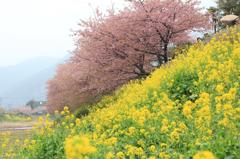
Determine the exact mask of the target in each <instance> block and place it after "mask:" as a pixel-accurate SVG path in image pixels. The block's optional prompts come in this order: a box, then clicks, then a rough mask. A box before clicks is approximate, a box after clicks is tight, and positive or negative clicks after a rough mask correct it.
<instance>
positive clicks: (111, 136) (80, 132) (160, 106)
mask: <svg viewBox="0 0 240 159" xmlns="http://www.w3.org/2000/svg"><path fill="white" fill-rule="evenodd" d="M239 83H240V33H239V30H238V29H236V28H235V29H230V30H229V32H228V33H223V34H222V35H218V38H215V39H213V40H212V41H211V42H210V43H209V44H207V45H206V46H203V45H201V44H199V46H198V47H196V46H195V47H193V48H191V49H190V50H189V53H188V55H187V57H186V56H184V55H182V56H179V57H178V58H177V59H176V60H174V61H172V62H171V64H169V65H166V66H164V67H162V68H160V69H158V70H156V71H155V72H154V73H153V74H152V75H151V76H150V77H149V78H148V79H146V80H145V81H135V82H132V83H130V84H128V85H126V86H124V87H123V88H122V89H121V90H120V91H119V92H118V93H117V95H116V96H114V97H109V98H108V99H105V100H103V101H102V102H101V103H100V104H98V105H100V106H99V107H103V108H99V109H97V108H96V109H94V111H92V113H90V114H89V115H88V116H86V117H84V118H82V119H81V124H80V125H79V124H76V123H74V121H73V120H74V119H72V118H71V116H70V115H69V114H68V111H65V119H64V121H63V122H62V123H60V124H58V125H57V128H55V129H54V130H49V129H46V130H45V133H44V135H39V136H37V137H36V138H35V139H36V140H37V144H36V145H35V146H34V148H31V149H29V150H26V151H23V152H22V153H23V155H24V156H25V157H26V156H29V158H45V159H47V158H65V155H66V156H67V157H68V158H69V159H74V155H77V156H81V157H83V156H89V157H90V158H105V157H106V158H107V157H109V158H111V156H114V158H115V157H116V158H125V157H126V158H149V157H153V158H154V157H155V158H180V157H183V158H189V157H192V156H194V154H196V153H197V152H199V151H211V152H212V153H213V154H214V155H215V156H217V157H219V158H224V157H230V158H237V157H239V156H240V153H239V152H240V150H239V145H240V141H239V137H240V134H239V132H240V122H239V120H240V116H239V114H240V107H239V106H240V103H239V99H240V90H239ZM106 103H107V104H106ZM74 125H75V126H74ZM46 134H48V135H46ZM67 136H68V138H67V139H65V138H66V137H67ZM88 140H90V143H89V142H88ZM63 141H65V142H63ZM82 147H84V149H83V148H82ZM64 148H65V151H64ZM46 152H47V153H46ZM207 155H209V154H207Z"/></svg>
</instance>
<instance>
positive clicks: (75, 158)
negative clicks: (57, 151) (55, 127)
mask: <svg viewBox="0 0 240 159" xmlns="http://www.w3.org/2000/svg"><path fill="white" fill-rule="evenodd" d="M65 149H66V157H67V158H68V159H85V158H86V157H87V156H89V155H90V154H93V153H95V152H96V148H95V147H94V146H92V145H91V144H90V141H89V139H88V138H87V137H86V136H73V137H68V138H67V139H66V141H65Z"/></svg>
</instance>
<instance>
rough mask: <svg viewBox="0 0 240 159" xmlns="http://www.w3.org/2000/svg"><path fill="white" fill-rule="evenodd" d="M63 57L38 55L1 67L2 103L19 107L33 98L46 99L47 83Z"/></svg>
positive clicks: (0, 99)
mask: <svg viewBox="0 0 240 159" xmlns="http://www.w3.org/2000/svg"><path fill="white" fill-rule="evenodd" d="M61 62H63V60H62V59H57V58H51V57H38V58H34V59H30V60H27V61H24V62H22V63H20V64H17V65H15V66H9V67H0V105H3V106H7V107H17V106H22V105H24V104H26V102H27V101H29V100H31V99H35V100H46V83H47V81H48V80H49V79H50V78H52V77H53V76H54V73H55V70H56V67H57V65H58V64H59V63H61Z"/></svg>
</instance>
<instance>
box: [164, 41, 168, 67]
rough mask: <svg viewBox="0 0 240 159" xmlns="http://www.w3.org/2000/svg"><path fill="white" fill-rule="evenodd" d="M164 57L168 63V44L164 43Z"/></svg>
mask: <svg viewBox="0 0 240 159" xmlns="http://www.w3.org/2000/svg"><path fill="white" fill-rule="evenodd" d="M163 57H164V63H167V62H168V42H166V43H164V45H163Z"/></svg>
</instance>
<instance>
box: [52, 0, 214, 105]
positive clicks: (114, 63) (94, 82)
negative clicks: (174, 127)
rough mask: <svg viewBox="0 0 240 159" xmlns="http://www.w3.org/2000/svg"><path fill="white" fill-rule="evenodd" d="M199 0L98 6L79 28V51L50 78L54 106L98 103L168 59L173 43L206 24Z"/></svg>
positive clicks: (77, 44)
mask: <svg viewBox="0 0 240 159" xmlns="http://www.w3.org/2000/svg"><path fill="white" fill-rule="evenodd" d="M198 3H199V2H198V1H196V0H188V1H182V0H148V1H141V0H132V1H130V2H129V5H128V7H126V8H124V9H123V10H115V9H114V8H110V9H109V10H107V12H106V13H102V12H100V11H99V10H98V9H97V10H96V12H95V16H93V17H91V18H89V19H88V20H82V21H81V22H80V24H79V28H80V29H79V30H77V31H76V32H75V37H76V41H75V44H76V49H75V50H74V51H73V55H72V57H71V59H70V61H69V62H67V63H66V64H64V65H62V66H60V67H59V69H58V71H57V74H56V76H55V77H54V78H53V79H52V80H51V81H50V82H49V86H48V90H49V91H48V100H49V105H50V106H53V105H54V106H57V107H63V106H64V105H70V106H71V107H74V108H76V107H77V106H79V105H81V104H82V103H87V102H89V101H96V100H97V99H99V98H100V97H101V96H102V95H104V94H107V93H110V92H112V91H113V90H115V89H116V88H118V87H119V86H121V85H123V84H124V83H126V82H128V81H129V80H132V79H137V78H144V77H146V76H148V75H149V74H150V73H151V71H152V70H153V69H155V67H153V66H152V65H151V62H152V61H157V62H158V64H159V66H160V65H161V64H163V63H166V62H168V59H169V51H168V47H169V44H179V43H183V42H186V41H189V40H191V38H190V36H189V32H190V31H196V30H198V31H202V30H204V29H206V28H208V27H209V26H210V25H209V17H208V15H205V14H204V13H203V12H202V11H201V9H199V8H198Z"/></svg>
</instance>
